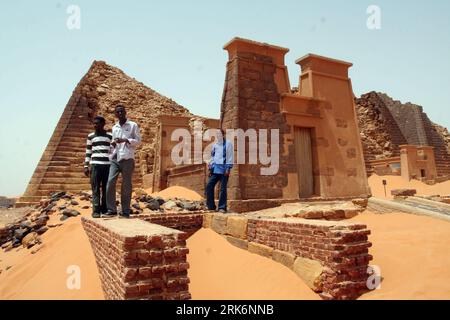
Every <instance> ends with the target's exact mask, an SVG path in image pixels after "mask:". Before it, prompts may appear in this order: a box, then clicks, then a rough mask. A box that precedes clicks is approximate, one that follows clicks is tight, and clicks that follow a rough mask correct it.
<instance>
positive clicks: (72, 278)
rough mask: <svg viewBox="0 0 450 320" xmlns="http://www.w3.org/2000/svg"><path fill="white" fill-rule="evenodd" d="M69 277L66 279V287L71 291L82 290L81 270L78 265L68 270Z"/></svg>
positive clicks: (71, 266) (69, 267)
mask: <svg viewBox="0 0 450 320" xmlns="http://www.w3.org/2000/svg"><path fill="white" fill-rule="evenodd" d="M66 273H67V274H68V275H69V276H68V277H67V279H66V287H67V289H69V290H80V289H81V268H80V267H79V266H77V265H70V266H68V267H67V269H66Z"/></svg>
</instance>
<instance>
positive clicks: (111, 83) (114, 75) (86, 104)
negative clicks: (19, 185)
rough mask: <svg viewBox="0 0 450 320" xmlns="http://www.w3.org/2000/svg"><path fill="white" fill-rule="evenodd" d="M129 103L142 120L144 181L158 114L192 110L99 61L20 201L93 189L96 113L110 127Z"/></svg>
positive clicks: (139, 168) (138, 175)
mask: <svg viewBox="0 0 450 320" xmlns="http://www.w3.org/2000/svg"><path fill="white" fill-rule="evenodd" d="M119 103H121V104H124V105H125V106H126V107H127V112H128V118H129V119H130V120H133V121H135V122H137V123H138V124H139V125H140V129H141V134H142V144H141V146H140V147H139V148H138V150H137V153H136V170H135V175H134V177H133V182H134V186H136V187H139V186H140V184H141V183H142V175H144V174H146V173H148V172H149V171H150V170H152V169H151V168H152V164H153V157H154V152H153V145H154V139H155V133H156V130H157V125H156V124H157V116H158V115H161V114H165V115H180V116H190V115H191V113H190V112H189V111H188V110H187V109H186V108H184V107H183V106H181V105H179V104H177V103H176V102H175V101H173V100H171V99H169V98H167V97H165V96H162V95H161V94H159V93H157V92H155V91H154V90H152V89H150V88H148V87H146V86H145V85H143V84H142V83H141V82H138V81H136V80H135V79H134V78H131V77H129V76H127V75H126V74H125V73H124V72H123V71H121V70H120V69H118V68H115V67H113V66H110V65H108V64H106V63H105V62H103V61H94V62H93V64H92V66H91V67H90V69H89V71H88V72H87V73H86V75H85V76H84V77H83V78H82V79H81V81H80V82H79V83H78V85H77V86H76V88H75V90H74V91H73V94H72V96H71V97H70V99H69V102H68V103H67V105H66V107H65V109H64V111H63V113H62V115H61V118H60V120H59V122H58V124H57V126H56V128H55V130H54V132H53V135H52V136H51V138H50V141H49V142H48V145H47V147H46V148H45V151H44V153H43V155H42V157H41V159H40V161H39V163H38V165H37V167H36V169H35V171H34V173H33V176H32V177H31V180H30V182H29V184H28V187H27V189H26V191H25V193H24V194H23V196H22V197H21V198H20V199H19V201H18V203H17V204H16V206H18V207H20V206H27V205H33V204H35V203H38V202H39V200H40V199H41V198H42V197H44V196H48V195H49V194H51V193H52V192H56V191H68V192H78V191H82V190H90V184H89V179H88V178H86V177H85V176H84V174H83V161H84V156H85V144H86V137H87V135H88V134H89V133H90V132H92V131H93V126H92V118H93V117H94V116H96V115H102V116H103V117H105V119H106V121H107V125H106V127H107V129H108V130H109V129H111V127H112V125H113V124H114V123H115V121H116V120H115V118H114V107H115V106H116V105H117V104H119Z"/></svg>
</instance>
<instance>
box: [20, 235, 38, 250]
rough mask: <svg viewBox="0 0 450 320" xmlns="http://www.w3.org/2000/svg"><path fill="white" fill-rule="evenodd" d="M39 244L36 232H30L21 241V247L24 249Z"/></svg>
mask: <svg viewBox="0 0 450 320" xmlns="http://www.w3.org/2000/svg"><path fill="white" fill-rule="evenodd" d="M40 242H41V240H40V238H39V236H38V234H37V233H36V232H31V233H29V234H27V235H26V236H25V237H24V238H23V239H22V245H23V247H24V248H31V247H32V246H34V245H35V244H38V243H40Z"/></svg>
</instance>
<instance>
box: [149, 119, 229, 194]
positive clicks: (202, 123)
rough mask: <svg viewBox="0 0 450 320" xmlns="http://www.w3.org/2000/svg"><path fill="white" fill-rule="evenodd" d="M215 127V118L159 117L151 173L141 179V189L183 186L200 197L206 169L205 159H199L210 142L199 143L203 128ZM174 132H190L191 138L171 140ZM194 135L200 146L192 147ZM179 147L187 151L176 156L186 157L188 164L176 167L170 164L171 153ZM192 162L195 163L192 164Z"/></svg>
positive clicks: (155, 190)
mask: <svg viewBox="0 0 450 320" xmlns="http://www.w3.org/2000/svg"><path fill="white" fill-rule="evenodd" d="M219 126H220V123H219V120H216V119H206V118H201V117H180V116H166V115H163V116H159V117H158V124H157V130H156V139H155V141H156V143H155V147H154V150H155V158H154V165H153V170H152V173H151V174H148V175H145V176H144V181H145V183H144V187H145V188H150V189H151V190H153V191H154V192H157V191H160V190H163V189H165V188H167V187H171V186H184V187H186V188H189V189H191V190H194V191H196V192H198V193H199V194H202V195H203V194H204V191H205V184H206V179H207V176H208V175H207V166H206V165H205V161H207V160H208V159H204V158H203V151H204V150H205V152H206V153H208V151H207V150H206V147H207V145H208V144H209V143H210V141H203V133H204V131H205V130H207V129H210V128H219ZM196 127H197V128H196ZM177 129H185V130H186V131H188V132H190V138H191V139H188V140H185V139H183V140H182V141H179V140H175V141H174V139H172V134H173V133H174V131H175V130H177ZM194 129H197V130H194ZM195 135H200V137H198V138H199V139H197V141H199V142H200V146H195V143H196V142H195V139H196V137H195ZM180 143H181V144H180ZM179 144H180V145H182V146H183V149H185V150H187V152H186V151H180V152H179V154H181V155H186V154H188V155H189V157H190V159H191V161H192V163H187V164H180V165H177V164H175V163H174V162H173V160H172V157H171V153H172V150H173V148H174V147H175V146H176V145H179ZM196 156H198V157H196ZM195 159H198V160H199V161H197V162H196V163H194V160H195Z"/></svg>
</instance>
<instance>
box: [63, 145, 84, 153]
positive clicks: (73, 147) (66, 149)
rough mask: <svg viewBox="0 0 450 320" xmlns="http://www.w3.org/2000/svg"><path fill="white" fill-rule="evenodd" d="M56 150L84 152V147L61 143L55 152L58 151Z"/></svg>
mask: <svg viewBox="0 0 450 320" xmlns="http://www.w3.org/2000/svg"><path fill="white" fill-rule="evenodd" d="M58 151H66V152H74V153H80V152H82V153H84V152H85V151H86V148H85V147H84V146H79V147H76V146H61V145H59V146H58V149H57V151H56V152H58Z"/></svg>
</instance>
